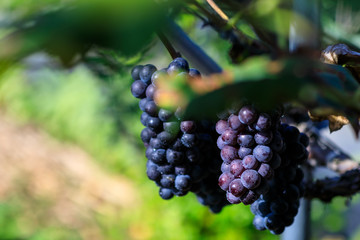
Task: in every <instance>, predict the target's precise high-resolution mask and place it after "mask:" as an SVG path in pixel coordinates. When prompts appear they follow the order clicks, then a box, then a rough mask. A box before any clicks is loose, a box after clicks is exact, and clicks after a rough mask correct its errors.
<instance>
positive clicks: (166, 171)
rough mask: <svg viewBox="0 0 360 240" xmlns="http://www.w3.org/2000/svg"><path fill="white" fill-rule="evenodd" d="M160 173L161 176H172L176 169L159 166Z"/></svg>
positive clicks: (168, 165) (167, 165) (168, 166)
mask: <svg viewBox="0 0 360 240" xmlns="http://www.w3.org/2000/svg"><path fill="white" fill-rule="evenodd" d="M158 171H159V172H160V173H161V174H172V173H174V167H173V166H172V165H170V164H166V165H160V166H158Z"/></svg>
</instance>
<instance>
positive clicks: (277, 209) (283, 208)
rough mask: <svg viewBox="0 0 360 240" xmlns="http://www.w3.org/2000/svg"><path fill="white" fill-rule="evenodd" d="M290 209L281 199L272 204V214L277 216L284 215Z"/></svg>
mask: <svg viewBox="0 0 360 240" xmlns="http://www.w3.org/2000/svg"><path fill="white" fill-rule="evenodd" d="M288 209H289V205H288V204H287V202H285V201H284V200H281V199H277V200H275V201H273V202H272V203H271V204H270V210H271V212H273V213H275V214H284V213H286V212H287V210H288Z"/></svg>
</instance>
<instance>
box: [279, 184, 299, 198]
mask: <svg viewBox="0 0 360 240" xmlns="http://www.w3.org/2000/svg"><path fill="white" fill-rule="evenodd" d="M282 194H283V197H284V199H286V200H287V201H289V202H293V201H295V200H297V199H299V198H300V191H299V188H298V187H297V186H296V185H294V184H290V185H289V186H288V187H287V188H286V189H285V190H284V191H283V192H282Z"/></svg>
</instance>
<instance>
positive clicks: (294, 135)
mask: <svg viewBox="0 0 360 240" xmlns="http://www.w3.org/2000/svg"><path fill="white" fill-rule="evenodd" d="M299 134H300V131H299V129H297V127H294V126H287V127H286V128H285V129H284V133H283V135H284V138H285V139H286V141H288V142H297V141H298V140H299Z"/></svg>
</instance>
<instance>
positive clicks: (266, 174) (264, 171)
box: [258, 163, 274, 179]
mask: <svg viewBox="0 0 360 240" xmlns="http://www.w3.org/2000/svg"><path fill="white" fill-rule="evenodd" d="M258 173H259V174H260V175H261V176H262V177H263V178H265V179H270V178H271V177H272V176H273V175H274V170H273V169H272V168H271V167H270V165H269V164H267V163H261V165H260V167H259V169H258Z"/></svg>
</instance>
